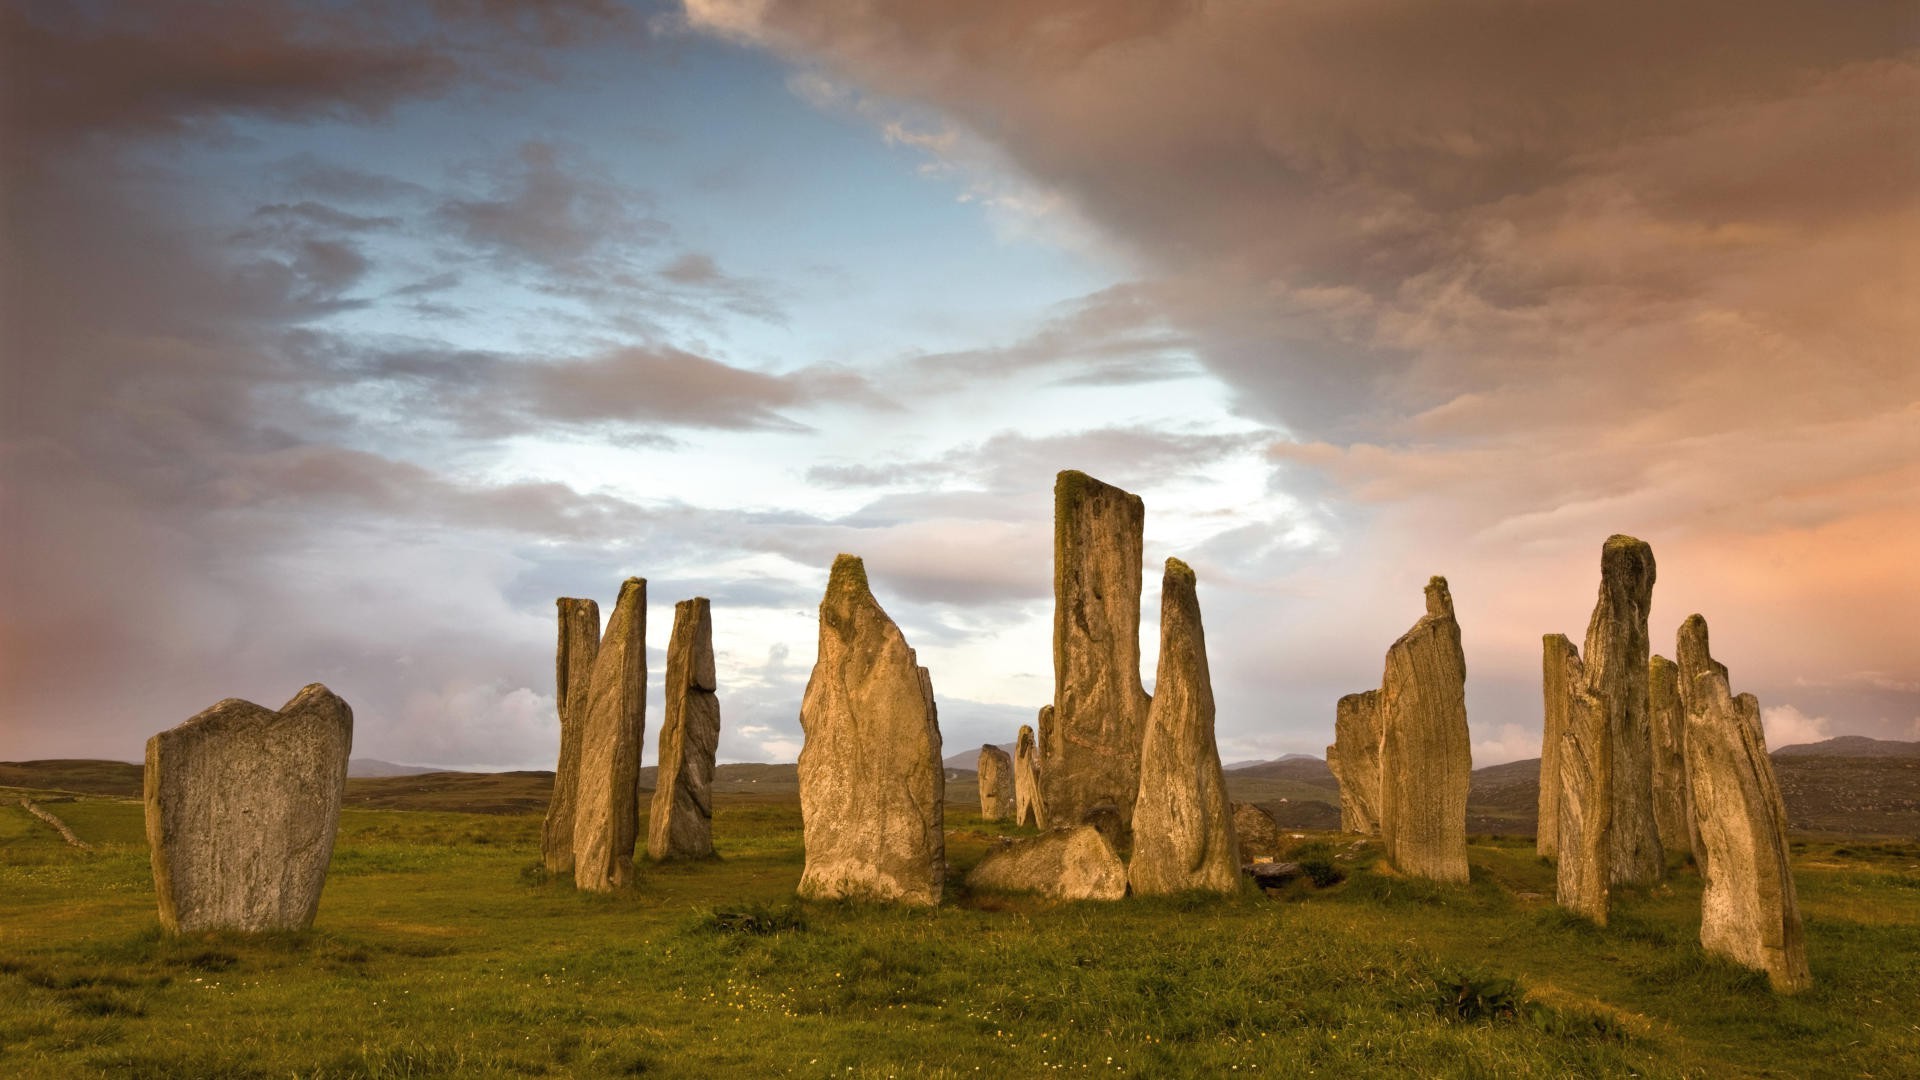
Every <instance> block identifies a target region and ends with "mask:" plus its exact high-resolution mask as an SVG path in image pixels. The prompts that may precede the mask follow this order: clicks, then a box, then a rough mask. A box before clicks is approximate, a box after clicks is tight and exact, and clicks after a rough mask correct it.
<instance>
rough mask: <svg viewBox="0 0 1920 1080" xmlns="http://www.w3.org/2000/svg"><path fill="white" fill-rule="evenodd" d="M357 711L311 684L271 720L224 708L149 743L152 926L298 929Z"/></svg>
mask: <svg viewBox="0 0 1920 1080" xmlns="http://www.w3.org/2000/svg"><path fill="white" fill-rule="evenodd" d="M352 750H353V710H352V709H350V708H348V707H347V703H346V702H344V701H342V700H340V699H339V698H338V697H335V696H334V695H333V693H332V692H331V691H329V690H328V689H327V688H326V687H324V686H321V685H320V684H319V683H314V684H312V685H310V686H308V687H306V688H305V689H303V690H301V691H300V692H299V693H298V694H296V695H294V697H293V700H291V701H289V702H287V703H286V704H285V705H282V706H281V707H280V710H279V711H278V712H275V711H273V710H272V709H267V708H263V707H261V706H259V705H255V704H254V703H253V702H251V701H242V700H240V699H239V698H227V699H226V700H225V701H222V702H220V703H219V704H217V705H214V706H212V707H211V708H208V709H206V710H205V711H203V712H200V713H198V714H197V715H195V716H194V717H193V718H192V719H190V720H188V721H186V722H185V723H183V724H181V725H180V726H179V727H175V728H170V729H168V730H166V731H163V732H161V733H159V734H158V735H155V736H154V737H153V738H151V739H148V740H147V767H146V782H145V787H146V791H145V794H146V818H147V845H148V855H149V858H150V860H151V861H152V864H153V887H154V893H155V894H156V896H157V898H158V900H159V906H160V926H161V928H162V929H164V930H166V931H167V932H168V933H170V934H191V933H197V932H199V931H203V930H239V931H243V932H247V933H258V932H261V931H266V930H305V929H307V928H308V927H310V926H312V925H313V917H314V914H315V913H316V912H317V911H318V910H319V907H320V890H321V888H322V887H323V886H324V885H326V883H327V865H328V863H330V862H331V861H332V859H333V840H334V836H335V834H336V833H338V831H339V828H340V799H341V796H342V795H343V794H344V792H345V791H346V785H347V758H348V756H349V755H350V754H351V752H352Z"/></svg>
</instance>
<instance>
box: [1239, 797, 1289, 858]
mask: <svg viewBox="0 0 1920 1080" xmlns="http://www.w3.org/2000/svg"><path fill="white" fill-rule="evenodd" d="M1233 835H1234V837H1235V838H1237V839H1238V840H1239V841H1240V857H1241V858H1245V859H1257V858H1259V857H1260V856H1262V855H1264V856H1266V857H1268V858H1273V857H1275V856H1277V855H1279V854H1280V826H1279V825H1278V824H1277V823H1276V822H1275V821H1274V820H1273V815H1272V814H1269V813H1267V812H1266V811H1265V810H1263V809H1261V808H1260V807H1259V806H1257V805H1255V804H1253V803H1243V802H1237V803H1234V804H1233Z"/></svg>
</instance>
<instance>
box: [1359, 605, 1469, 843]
mask: <svg viewBox="0 0 1920 1080" xmlns="http://www.w3.org/2000/svg"><path fill="white" fill-rule="evenodd" d="M1426 599H1427V613H1426V615H1424V616H1422V617H1421V619H1420V621H1418V622H1416V623H1414V624H1413V628H1412V629H1410V630H1408V631H1407V632H1406V633H1405V634H1403V635H1401V637H1400V639H1399V640H1398V641H1395V642H1394V643H1393V647H1392V648H1390V649H1388V650H1387V664H1386V671H1385V673H1384V674H1383V675H1382V677H1381V682H1380V730H1381V737H1380V837H1381V840H1382V841H1383V843H1384V845H1385V847H1386V849H1387V858H1388V860H1389V861H1391V862H1392V864H1393V866H1394V868H1395V869H1397V870H1399V871H1400V872H1401V873H1403V874H1409V875H1412V876H1415V877H1425V878H1431V879H1433V880H1435V881H1466V880H1467V785H1468V783H1469V777H1470V775H1471V773H1472V771H1473V750H1472V745H1471V741H1470V739H1469V738H1468V734H1467V696H1466V695H1467V689H1466V688H1467V660H1466V655H1465V653H1463V652H1462V651H1461V648H1460V624H1459V623H1458V622H1457V621H1455V619H1454V616H1453V596H1452V594H1451V593H1449V592H1448V591H1447V579H1446V578H1443V577H1435V578H1432V579H1431V580H1429V581H1428V582H1427V588H1426Z"/></svg>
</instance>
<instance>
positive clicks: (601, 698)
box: [573, 578, 647, 892]
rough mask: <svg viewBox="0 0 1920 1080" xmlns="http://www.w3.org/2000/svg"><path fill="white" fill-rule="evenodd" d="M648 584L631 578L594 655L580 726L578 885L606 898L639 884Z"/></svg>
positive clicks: (575, 863) (575, 846)
mask: <svg viewBox="0 0 1920 1080" xmlns="http://www.w3.org/2000/svg"><path fill="white" fill-rule="evenodd" d="M646 710H647V583H646V581H645V580H643V579H641V578H628V579H627V580H626V581H625V582H623V583H621V585H620V599H619V600H618V601H616V602H615V603H614V606H613V617H612V618H610V619H608V620H607V633H606V636H605V637H604V638H602V639H601V640H600V652H599V654H598V655H597V656H595V657H594V661H593V677H592V680H591V685H590V688H589V690H588V694H587V709H586V713H585V714H584V715H583V716H581V718H580V720H579V723H580V725H581V726H580V785H579V789H578V791H579V794H578V796H577V800H576V802H575V804H574V820H573V883H574V884H575V885H576V886H578V887H579V888H582V889H588V890H591V891H593V892H606V891H608V890H611V889H614V888H618V887H620V886H623V885H628V884H631V883H632V881H633V846H634V842H635V841H636V840H638V839H639V833H640V795H639V788H638V785H639V780H640V741H641V739H642V738H643V737H644V735H645V733H646V723H647V711H646Z"/></svg>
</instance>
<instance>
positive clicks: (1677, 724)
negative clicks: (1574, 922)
mask: <svg viewBox="0 0 1920 1080" xmlns="http://www.w3.org/2000/svg"><path fill="white" fill-rule="evenodd" d="M1647 720H1648V722H1649V723H1650V724H1652V725H1653V817H1654V821H1655V822H1656V823H1657V824H1658V825H1659V828H1660V847H1661V848H1662V850H1664V851H1684V852H1688V853H1690V854H1692V855H1693V856H1694V858H1695V860H1696V861H1697V860H1698V858H1699V850H1700V844H1699V831H1698V829H1697V828H1696V827H1695V825H1694V822H1693V796H1692V794H1691V793H1690V792H1689V790H1688V788H1689V785H1688V782H1687V712H1686V709H1685V708H1683V707H1682V706H1681V704H1680V667H1679V665H1677V664H1675V663H1674V662H1673V661H1671V660H1669V659H1667V658H1666V657H1664V656H1656V657H1654V658H1653V659H1652V660H1650V661H1648V663H1647Z"/></svg>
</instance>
